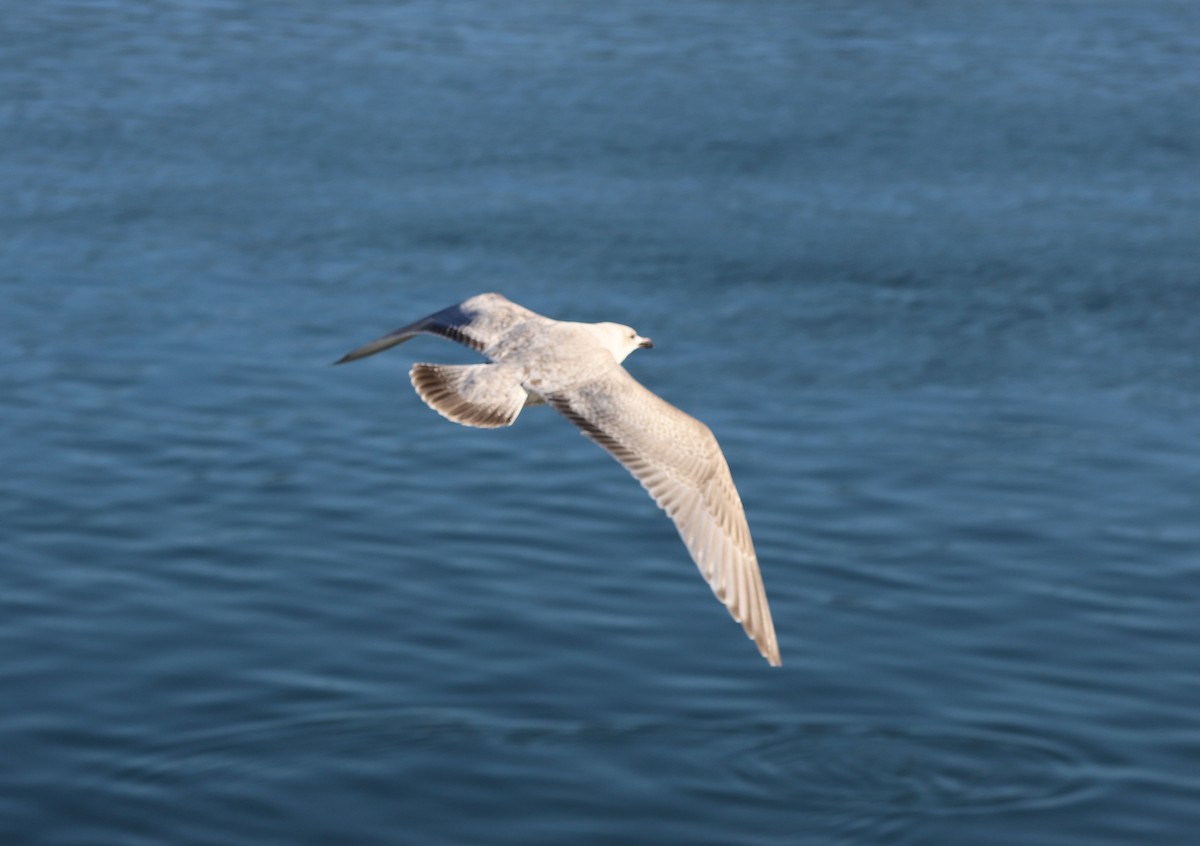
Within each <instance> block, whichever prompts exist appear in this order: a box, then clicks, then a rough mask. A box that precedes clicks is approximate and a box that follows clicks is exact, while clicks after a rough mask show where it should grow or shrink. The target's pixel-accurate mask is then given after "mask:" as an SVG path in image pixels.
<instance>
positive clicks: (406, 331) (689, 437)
mask: <svg viewBox="0 0 1200 846" xmlns="http://www.w3.org/2000/svg"><path fill="white" fill-rule="evenodd" d="M420 334H430V335H439V336H441V337H443V338H449V339H450V340H452V341H457V342H459V343H460V344H464V345H466V346H468V347H470V348H471V349H473V350H475V351H477V352H479V353H482V354H483V356H484V357H485V358H487V359H488V362H486V363H483V364H465V365H461V364H414V365H413V367H412V369H411V370H410V371H409V378H410V379H411V380H412V384H413V387H414V388H416V391H417V394H418V395H419V396H420V397H421V399H422V400H424V402H425V404H426V405H428V406H429V407H430V408H432V409H433V410H434V411H436V412H437V413H438V414H440V415H442V416H443V417H445V418H447V419H449V420H452V421H454V422H455V423H459V424H462V425H464V426H476V427H479V428H484V429H494V428H499V427H501V426H511V425H512V424H513V422H514V421H516V419H517V415H518V414H520V413H521V409H522V408H525V407H526V406H534V405H543V404H545V405H549V406H550V407H551V408H553V409H554V410H555V411H557V412H558V413H560V414H561V415H562V416H563V417H566V418H567V419H568V420H570V421H571V422H572V423H574V424H575V425H576V426H578V427H579V429H580V430H581V432H582V433H583V434H584V435H586V436H587V437H588V438H590V439H591V440H593V441H595V442H596V443H597V444H599V445H600V446H601V447H603V448H604V449H605V450H607V451H608V452H609V453H610V454H611V455H612V456H613V458H615V459H616V460H617V461H619V462H620V463H621V464H622V465H624V466H625V469H627V470H628V471H629V472H630V473H632V474H633V476H634V477H635V478H636V479H637V480H638V481H639V482H641V483H642V487H644V488H645V489H646V490H647V491H649V493H650V496H651V497H652V498H653V499H654V501H655V502H656V503H657V504H658V507H659V508H661V509H663V510H664V511H666V512H667V515H668V516H669V517H670V518H671V520H672V521H674V523H675V528H676V529H678V530H679V535H680V537H681V538H683V543H684V545H685V546H686V547H687V550H688V552H689V553H690V554H691V556H692V559H693V560H694V561H695V562H696V566H697V567H699V569H700V572H701V574H702V575H703V576H704V578H705V579H706V580H707V582H708V584H709V586H710V587H711V588H712V591H713V593H714V594H716V596H717V599H719V600H720V601H721V602H722V603H724V605H725V607H726V608H727V609H729V613H730V614H731V615H733V618H734V619H735V620H737V621H738V622H739V623H741V624H742V627H743V628H744V629H745V630H746V634H747V636H749V637H750V638H751V639H752V640H753V641H754V643H755V644H756V645H757V646H758V649H759V651H760V652H761V653H762V655H763V657H764V658H766V659H767V661H768V662H769V663H770V664H771V665H772V666H776V667H777V666H779V664H780V659H779V644H778V643H777V642H776V640H775V627H774V625H773V624H772V622H771V611H770V609H769V608H768V607H767V595H766V592H765V591H764V589H763V582H762V575H761V574H760V573H759V569H758V558H757V556H756V555H755V554H754V544H753V542H752V541H751V540H750V529H749V527H748V526H747V524H746V513H745V510H744V509H743V508H742V500H741V497H739V496H738V492H737V488H735V487H734V485H733V477H732V476H731V475H730V473H729V465H728V464H727V463H726V462H725V456H724V455H723V454H722V452H721V447H720V445H719V444H718V443H717V439H716V438H715V437H714V436H713V433H712V431H711V430H710V429H709V428H708V427H707V426H706V425H704V424H703V423H701V422H700V421H699V420H697V419H696V418H694V417H691V416H690V415H688V414H685V413H684V412H682V411H680V410H679V409H678V408H676V407H675V406H673V405H671V404H670V403H668V402H666V401H665V400H663V399H662V398H661V397H659V396H658V395H657V394H655V393H653V392H652V391H650V390H648V389H647V388H645V387H644V386H643V385H642V384H641V383H640V382H638V381H637V380H636V379H634V378H633V377H632V376H631V375H629V372H628V371H627V370H626V369H625V368H624V367H622V366H621V362H623V361H624V360H625V358H626V356H628V355H629V354H630V353H631V352H633V351H634V350H636V349H641V348H646V347H652V346H654V344H653V342H652V341H651V340H650V339H649V338H643V337H642V336H641V335H639V334H638V333H637V332H635V331H634V330H633V329H631V328H630V327H628V326H623V325H621V324H619V323H574V322H568V321H562V320H552V319H550V318H548V317H543V316H542V315H540V314H537V313H536V312H533V311H530V310H529V309H527V308H524V307H523V306H520V305H517V304H516V303H514V302H512V301H511V300H509V299H507V298H506V297H504V296H502V295H501V294H495V293H492V294H479V295H478V296H474V297H471V298H470V299H467V300H464V301H462V302H461V303H459V304H458V305H454V306H450V307H449V308H446V309H443V310H442V311H439V312H437V313H435V314H431V315H429V316H428V317H424V318H422V319H420V320H418V321H416V322H415V323H410V324H408V325H407V326H402V327H401V328H399V329H397V330H395V331H394V332H389V333H388V334H386V335H384V336H383V337H381V338H378V339H376V340H374V341H371V342H370V343H368V344H365V345H363V346H361V347H359V348H358V349H356V350H353V351H352V352H349V353H347V354H346V355H344V356H342V358H340V359H339V360H338V361H336V362H334V364H344V363H346V362H348V361H355V360H356V359H360V358H365V357H366V356H369V355H374V354H375V353H377V352H382V351H383V350H386V349H389V348H391V347H394V346H396V345H397V344H402V343H404V342H405V341H407V340H409V339H410V338H414V337H416V336H417V335H420Z"/></svg>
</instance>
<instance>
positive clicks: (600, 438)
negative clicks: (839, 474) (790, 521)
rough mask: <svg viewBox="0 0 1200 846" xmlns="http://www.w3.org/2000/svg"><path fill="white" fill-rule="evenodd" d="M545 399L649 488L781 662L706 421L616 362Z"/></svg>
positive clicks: (734, 498) (730, 604)
mask: <svg viewBox="0 0 1200 846" xmlns="http://www.w3.org/2000/svg"><path fill="white" fill-rule="evenodd" d="M546 400H547V402H549V403H550V405H552V406H553V407H554V408H555V409H556V410H558V411H559V412H560V413H561V414H562V415H563V416H564V417H566V418H567V419H568V420H570V421H571V422H572V423H574V424H575V425H576V426H578V427H579V428H580V429H581V430H583V433H584V434H585V435H587V436H588V437H589V438H591V439H592V440H593V441H595V442H596V443H598V444H599V445H600V446H602V447H604V449H606V450H608V452H610V453H611V454H612V455H613V457H614V458H616V459H617V461H619V462H621V464H623V465H624V466H625V468H626V469H627V470H629V472H630V473H632V474H633V475H634V476H635V477H636V478H637V479H638V481H640V482H641V483H642V486H643V487H644V488H646V490H647V491H649V492H650V496H652V497H653V498H654V501H655V502H656V503H658V506H659V507H660V508H662V509H663V510H664V511H666V512H667V514H668V515H669V516H670V518H671V519H672V520H673V521H674V522H675V527H676V528H677V529H678V530H679V534H680V536H681V537H682V538H683V542H684V544H685V545H686V546H687V549H688V552H690V553H691V555H692V558H693V559H694V560H695V562H696V566H698V567H699V568H700V572H701V573H702V574H703V575H704V578H705V579H706V580H707V581H708V584H709V586H710V587H712V590H713V593H715V594H716V595H717V598H718V599H720V600H721V602H723V603H724V604H725V607H726V608H728V609H729V613H730V614H732V615H733V617H734V619H735V620H737V621H738V622H739V623H741V624H742V626H743V627H744V628H745V629H746V634H747V635H749V636H750V637H751V638H752V639H753V640H754V642H755V643H756V644H757V645H758V649H759V651H760V652H762V654H763V657H764V658H766V659H767V661H769V662H770V663H771V664H772V665H775V666H778V665H779V663H780V659H779V645H778V643H777V642H776V639H775V626H774V624H773V623H772V622H771V611H770V609H769V608H768V607H767V595H766V592H765V590H764V589H763V583H762V575H761V574H760V573H759V569H758V558H757V557H756V556H755V554H754V544H753V543H752V542H751V540H750V529H749V527H748V526H747V525H746V513H745V511H744V510H743V508H742V500H741V497H739V496H738V492H737V488H735V487H734V484H733V477H732V476H731V475H730V473H729V465H728V464H726V462H725V456H724V455H723V454H722V452H721V447H720V445H719V444H718V443H717V439H716V438H715V437H714V436H713V433H712V432H711V431H710V430H709V428H708V427H707V426H705V425H704V424H703V423H701V422H700V421H699V420H697V419H695V418H694V417H691V416H689V415H687V414H685V413H684V412H682V411H680V410H679V409H678V408H676V407H675V406H673V405H671V404H670V403H668V402H666V401H665V400H663V399H662V398H661V397H659V396H658V395H657V394H655V393H653V392H652V391H650V390H648V389H647V388H645V387H644V386H643V385H642V384H641V383H639V382H638V381H637V380H636V379H634V378H633V377H632V376H630V375H629V373H628V372H627V371H626V370H625V368H623V367H621V366H620V365H616V364H614V366H613V367H612V369H611V370H609V371H608V372H607V373H606V374H605V375H604V376H602V377H601V378H599V379H596V380H593V381H590V382H587V383H585V384H582V385H578V386H576V387H573V388H571V389H569V390H567V391H563V392H560V393H557V394H552V395H550V396H547V397H546Z"/></svg>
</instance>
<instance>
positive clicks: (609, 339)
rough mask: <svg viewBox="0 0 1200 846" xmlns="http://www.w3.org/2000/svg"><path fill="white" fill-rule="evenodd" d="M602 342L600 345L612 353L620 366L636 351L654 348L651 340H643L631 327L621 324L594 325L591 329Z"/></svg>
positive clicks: (590, 325)
mask: <svg viewBox="0 0 1200 846" xmlns="http://www.w3.org/2000/svg"><path fill="white" fill-rule="evenodd" d="M588 328H590V329H591V330H592V332H593V333H594V334H595V335H596V339H597V340H598V341H600V345H601V346H603V347H604V348H605V349H606V350H608V351H609V352H610V353H612V356H613V358H615V359H616V360H617V363H618V364H620V363H621V362H622V361H624V360H625V358H626V357H627V356H628V355H629V354H630V353H631V352H633V351H634V350H638V349H646V348H647V347H652V346H654V342H653V341H652V340H650V339H649V338H643V337H642V336H641V335H639V334H638V333H637V332H635V331H634V330H633V329H632V328H631V327H629V326H623V325H621V324H620V323H592V324H589V327H588Z"/></svg>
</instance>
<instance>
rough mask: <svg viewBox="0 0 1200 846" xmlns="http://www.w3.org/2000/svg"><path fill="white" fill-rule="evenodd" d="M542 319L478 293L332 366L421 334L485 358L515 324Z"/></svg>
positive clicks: (497, 297)
mask: <svg viewBox="0 0 1200 846" xmlns="http://www.w3.org/2000/svg"><path fill="white" fill-rule="evenodd" d="M546 319H547V318H545V317H542V316H541V315H540V314H538V313H537V312H533V311H530V310H529V309H527V308H525V307H524V306H519V305H517V304H516V303H514V302H513V301H512V300H510V299H508V298H507V297H505V296H503V295H502V294H479V295H478V296H475V297H471V298H470V299H467V300H463V301H462V302H461V303H459V304H458V305H452V306H450V307H449V308H444V309H442V310H441V311H439V312H435V313H433V314H431V315H429V316H428V317H422V318H421V319H420V320H418V321H416V322H414V323H410V324H408V325H407V326H401V327H400V328H399V329H396V330H395V331H392V332H388V333H387V334H386V335H384V336H383V337H381V338H376V339H375V340H374V341H371V342H369V343H366V344H363V345H362V346H361V347H358V348H357V349H355V350H351V351H350V352H348V353H346V354H345V355H344V356H342V357H341V358H339V359H338V360H337V361H335V362H334V364H345V363H346V362H348V361H356V360H357V359H360V358H366V357H367V356H369V355H375V353H377V352H383V351H384V350H386V349H390V348H392V347H394V346H396V345H397V344H402V343H404V342H405V341H407V340H409V339H411V338H415V337H416V336H417V335H422V334H425V335H438V336H440V337H442V338H448V339H449V340H451V341H457V342H458V343H460V344H463V345H464V346H467V347H470V348H471V349H473V350H475V351H476V352H481V353H483V354H484V355H487V352H488V349H489V348H491V346H492V345H493V344H495V343H496V342H497V341H499V340H500V339H501V338H502V337H503V336H504V334H505V333H506V332H507V331H508V330H509V329H511V328H512V327H513V326H514V325H516V324H517V323H521V322H524V321H527V320H543V321H544V320H546ZM489 357H490V356H489Z"/></svg>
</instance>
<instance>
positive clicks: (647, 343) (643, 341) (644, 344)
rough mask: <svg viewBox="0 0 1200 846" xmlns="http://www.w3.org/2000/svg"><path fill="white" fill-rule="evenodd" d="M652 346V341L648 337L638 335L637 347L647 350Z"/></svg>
mask: <svg viewBox="0 0 1200 846" xmlns="http://www.w3.org/2000/svg"><path fill="white" fill-rule="evenodd" d="M652 346H654V341H652V340H651V339H649V338H643V337H642V336H641V335H639V336H638V349H640V350H648V349H650V348H651V347H652Z"/></svg>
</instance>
